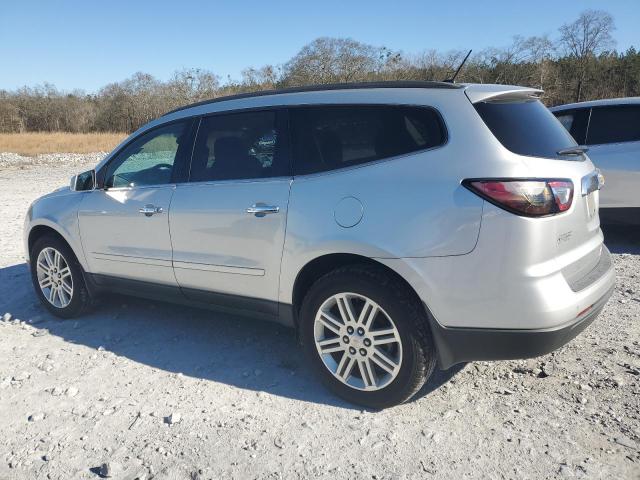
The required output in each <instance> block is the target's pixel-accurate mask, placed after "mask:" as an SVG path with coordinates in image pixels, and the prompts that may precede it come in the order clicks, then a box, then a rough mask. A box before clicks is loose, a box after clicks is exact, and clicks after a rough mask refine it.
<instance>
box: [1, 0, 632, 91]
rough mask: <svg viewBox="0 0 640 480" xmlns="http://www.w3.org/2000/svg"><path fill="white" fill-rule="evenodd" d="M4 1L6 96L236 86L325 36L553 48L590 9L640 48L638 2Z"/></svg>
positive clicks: (389, 43)
mask: <svg viewBox="0 0 640 480" xmlns="http://www.w3.org/2000/svg"><path fill="white" fill-rule="evenodd" d="M0 1H2V3H3V4H2V6H0V89H3V88H4V89H14V88H16V87H19V86H22V85H30V86H32V85H35V84H40V83H43V82H50V83H53V84H54V85H56V86H57V87H58V88H61V89H64V90H71V89H74V88H80V89H83V90H86V91H88V92H92V91H96V90H97V89H98V88H100V87H101V86H103V85H105V84H107V83H109V82H113V81H118V80H122V79H124V78H126V77H128V76H130V75H131V74H133V73H134V72H137V71H143V72H148V73H151V74H152V75H154V76H156V77H157V78H159V79H162V80H166V79H167V78H169V77H170V75H171V74H172V72H173V71H175V70H177V69H182V68H192V67H198V68H204V69H207V70H211V71H213V72H215V73H217V74H218V75H220V76H221V77H222V79H223V80H224V79H225V78H226V77H227V75H231V76H232V77H233V78H239V75H240V72H241V71H242V69H243V68H245V67H248V66H255V67H259V66H261V65H265V64H281V63H284V62H285V61H286V60H288V59H289V58H291V57H292V56H293V55H294V54H295V53H296V52H297V51H298V50H299V49H300V48H301V47H302V46H303V45H304V44H306V43H308V42H310V41H311V40H313V39H315V38H317V37H320V36H335V37H351V38H354V39H356V40H359V41H361V42H365V43H370V44H373V45H377V46H386V47H388V48H391V49H394V50H402V51H404V52H407V53H418V52H420V51H422V50H426V49H430V48H435V49H437V50H441V51H447V50H451V49H467V48H473V49H474V50H475V51H479V50H481V49H483V48H486V47H490V46H498V47H499V46H503V45H507V44H509V43H510V41H511V37H512V36H513V35H516V34H519V35H523V36H531V35H541V34H545V33H546V34H549V35H550V36H552V37H555V36H557V30H558V27H559V26H560V25H561V24H562V23H565V22H570V21H573V20H574V19H575V18H576V17H577V16H578V14H579V13H580V12H581V11H582V10H584V9H587V8H593V9H604V10H607V11H608V12H609V13H611V14H612V15H613V17H614V19H615V22H616V26H617V30H616V31H615V32H614V36H615V38H616V40H617V48H618V49H619V50H625V49H626V48H628V47H629V46H631V45H634V46H636V48H637V47H640V0H600V1H596V0H582V1H563V0H530V1H527V2H525V1H518V0H494V1H492V0H482V1H481V0H476V1H471V0H452V1H448V2H442V1H428V0H422V1H400V0H384V1H377V0H368V1H364V2H356V1H349V0H342V1H334V0H322V1H320V2H308V1H303V0H297V1H291V0H287V1H277V0H272V1H267V0H263V1H260V2H254V1H251V0H241V1H217V2H216V1H192V0H172V1H166V0H153V1H141V0H129V1H122V0H97V1H93V0H83V1H76V0H74V1H71V0H69V1H63V0H40V1H38V0H0Z"/></svg>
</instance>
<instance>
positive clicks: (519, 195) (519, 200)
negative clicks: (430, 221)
mask: <svg viewBox="0 0 640 480" xmlns="http://www.w3.org/2000/svg"><path fill="white" fill-rule="evenodd" d="M462 184H463V185H464V186H465V187H467V188H468V189H469V190H471V191H472V192H474V193H476V194H478V195H480V196H481V197H482V198H484V199H485V200H487V201H489V202H491V203H493V204H494V205H497V206H498V207H500V208H502V209H504V210H507V211H509V212H512V213H515V214H517V215H523V216H526V217H543V216H547V215H554V214H556V213H561V212H565V211H567V210H569V207H571V202H572V201H573V183H572V182H571V180H555V179H554V180H546V179H545V180H537V179H536V180H493V179H482V180H464V181H463V182H462Z"/></svg>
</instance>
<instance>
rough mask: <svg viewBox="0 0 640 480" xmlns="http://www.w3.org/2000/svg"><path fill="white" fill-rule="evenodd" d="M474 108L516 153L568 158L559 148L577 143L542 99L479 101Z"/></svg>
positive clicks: (496, 134) (504, 143)
mask: <svg viewBox="0 0 640 480" xmlns="http://www.w3.org/2000/svg"><path fill="white" fill-rule="evenodd" d="M474 107H475V108H476V111H477V112H478V113H479V114H480V117H482V120H484V123H485V124H486V125H487V127H489V129H490V130H491V132H492V133H493V134H494V135H495V137H496V138H497V139H498V140H499V141H500V143H502V145H504V146H505V148H507V149H509V150H510V151H512V152H513V153H517V154H519V155H527V156H532V157H545V158H561V159H563V160H569V159H570V158H568V157H567V156H566V155H558V151H559V150H563V149H567V148H571V147H575V146H576V145H577V144H576V142H575V140H574V139H573V137H572V136H571V135H570V134H569V132H567V130H566V129H565V128H564V127H563V126H562V124H561V123H560V122H559V121H558V120H557V119H556V117H555V116H554V115H553V114H552V113H551V112H550V111H549V110H548V109H547V107H545V106H544V105H543V104H542V103H541V102H540V101H539V100H522V101H503V102H499V101H494V102H479V103H476V104H474ZM578 158H582V157H578Z"/></svg>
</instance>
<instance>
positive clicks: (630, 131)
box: [587, 105, 640, 145]
mask: <svg viewBox="0 0 640 480" xmlns="http://www.w3.org/2000/svg"><path fill="white" fill-rule="evenodd" d="M635 141H640V106H636V105H619V106H615V107H594V108H593V110H592V112H591V121H590V122H589V132H588V134H587V144H589V145H599V144H603V143H619V142H635Z"/></svg>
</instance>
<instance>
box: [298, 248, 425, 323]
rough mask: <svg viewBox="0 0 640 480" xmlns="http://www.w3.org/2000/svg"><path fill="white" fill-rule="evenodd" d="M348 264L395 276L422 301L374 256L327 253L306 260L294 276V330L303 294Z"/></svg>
mask: <svg viewBox="0 0 640 480" xmlns="http://www.w3.org/2000/svg"><path fill="white" fill-rule="evenodd" d="M348 265H368V266H372V267H375V268H378V269H380V270H381V271H383V272H384V273H385V274H387V275H389V276H391V277H393V278H395V279H396V280H397V281H398V282H400V283H401V284H402V285H404V286H405V287H406V288H407V291H408V292H410V294H411V295H412V296H414V297H415V299H416V300H418V301H420V303H422V301H421V300H420V297H419V296H418V293H417V292H416V290H415V289H414V288H413V287H412V286H411V284H410V283H409V282H407V280H405V279H404V278H403V277H402V275H400V274H399V273H398V272H396V271H395V270H393V269H392V268H391V267H389V266H387V265H385V264H383V263H381V262H379V261H377V260H376V259H374V258H371V257H367V256H364V255H358V254H353V253H329V254H325V255H321V256H319V257H316V258H314V259H313V260H310V261H309V262H307V263H306V264H305V265H304V266H303V267H302V268H301V269H300V271H299V272H298V274H297V276H296V279H295V281H294V284H293V292H292V300H293V303H292V307H293V320H294V324H295V327H296V330H297V329H298V313H299V312H300V307H301V306H302V301H303V300H304V297H305V295H306V294H307V292H308V291H309V289H310V288H311V286H312V285H313V283H314V282H315V281H316V280H318V279H319V278H320V277H322V276H323V275H325V274H327V273H329V272H330V271H332V270H335V269H337V268H341V267H344V266H348Z"/></svg>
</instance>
